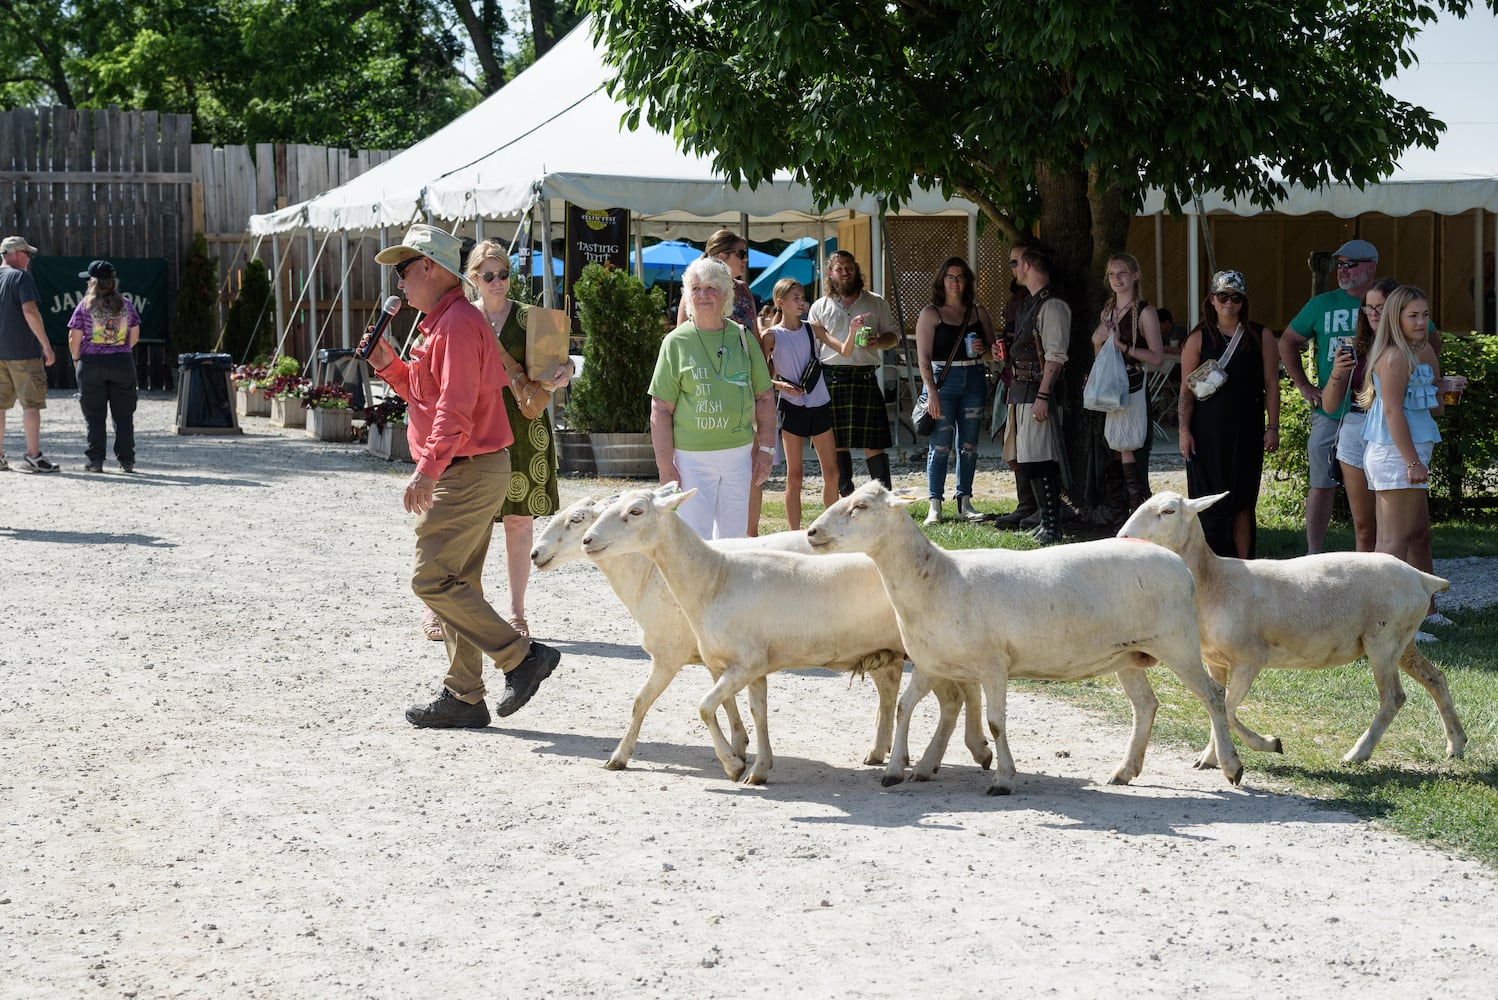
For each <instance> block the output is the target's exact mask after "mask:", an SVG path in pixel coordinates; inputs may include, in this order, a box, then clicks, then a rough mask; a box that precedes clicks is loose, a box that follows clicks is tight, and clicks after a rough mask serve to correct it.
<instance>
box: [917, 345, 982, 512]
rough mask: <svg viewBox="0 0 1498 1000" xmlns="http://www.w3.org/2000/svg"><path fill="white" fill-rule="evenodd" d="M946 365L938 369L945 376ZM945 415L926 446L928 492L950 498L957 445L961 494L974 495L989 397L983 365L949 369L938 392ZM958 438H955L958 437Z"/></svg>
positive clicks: (938, 496) (933, 497)
mask: <svg viewBox="0 0 1498 1000" xmlns="http://www.w3.org/2000/svg"><path fill="white" fill-rule="evenodd" d="M945 367H946V366H945V365H942V364H937V365H935V366H934V371H935V374H936V377H937V378H941V372H942V369H943V368H945ZM937 395H938V398H940V400H941V419H939V420H937V422H936V430H934V431H932V432H931V440H930V443H929V444H928V445H927V446H926V495H927V496H929V497H930V498H931V499H933V500H944V499H946V498H945V497H944V496H943V494H944V493H945V491H946V485H947V460H948V458H949V457H950V455H951V454H952V447H953V445H954V444H955V445H956V447H957V494H956V495H957V496H959V497H971V496H972V495H973V476H974V475H975V474H976V473H977V471H978V434H979V433H980V429H981V427H982V425H983V404H984V403H985V402H986V401H987V399H988V382H987V381H986V380H985V378H984V374H983V366H982V365H958V366H956V367H954V368H952V370H951V371H950V372H949V373H948V375H947V380H946V381H945V382H943V383H942V386H941V390H940V391H939V392H938V394H937ZM954 438H955V441H954Z"/></svg>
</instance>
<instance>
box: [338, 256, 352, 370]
mask: <svg viewBox="0 0 1498 1000" xmlns="http://www.w3.org/2000/svg"><path fill="white" fill-rule="evenodd" d="M338 235H339V240H338V264H339V266H340V267H342V268H343V283H342V284H340V285H339V286H338V300H339V302H340V303H341V304H342V307H343V308H342V311H343V344H342V346H343V347H349V346H351V345H350V344H349V333H350V331H351V329H352V324H351V319H352V317H351V316H350V315H349V301H348V274H349V262H348V230H347V229H344V230H341V231H340V232H339V234H338Z"/></svg>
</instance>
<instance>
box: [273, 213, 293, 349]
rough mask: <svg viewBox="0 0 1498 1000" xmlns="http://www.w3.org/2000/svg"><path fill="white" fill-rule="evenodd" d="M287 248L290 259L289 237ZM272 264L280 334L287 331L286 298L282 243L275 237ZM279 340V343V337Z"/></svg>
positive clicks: (277, 326)
mask: <svg viewBox="0 0 1498 1000" xmlns="http://www.w3.org/2000/svg"><path fill="white" fill-rule="evenodd" d="M286 247H287V250H288V253H287V257H288V258H289V257H290V256H291V254H290V252H289V251H290V248H291V239H290V238H289V237H288V238H287V240H286ZM270 262H271V267H272V269H273V273H274V278H275V280H274V282H273V283H272V284H273V286H274V287H275V290H276V330H277V331H278V332H279V331H281V330H284V329H286V296H285V289H284V288H283V287H282V285H281V241H280V240H278V239H276V238H275V237H274V236H272V237H271V238H270ZM277 340H278V342H279V337H278V338H277Z"/></svg>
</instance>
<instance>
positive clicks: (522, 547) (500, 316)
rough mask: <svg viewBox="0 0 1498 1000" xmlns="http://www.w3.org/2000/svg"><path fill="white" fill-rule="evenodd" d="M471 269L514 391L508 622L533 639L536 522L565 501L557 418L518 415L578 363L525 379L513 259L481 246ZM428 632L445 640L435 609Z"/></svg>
mask: <svg viewBox="0 0 1498 1000" xmlns="http://www.w3.org/2000/svg"><path fill="white" fill-rule="evenodd" d="M467 271H468V277H469V279H470V280H471V281H472V282H473V283H474V285H475V286H476V287H477V288H478V291H479V297H478V300H477V301H476V302H475V303H474V305H476V306H478V307H479V310H480V311H481V312H482V313H483V314H484V319H485V320H486V321H488V323H489V328H490V329H491V330H493V331H494V335H495V337H496V338H497V339H498V340H499V346H500V348H501V350H502V353H501V356H500V360H501V361H502V362H504V364H505V367H506V368H507V369H508V370H509V374H510V388H509V390H508V391H507V392H505V394H504V401H505V413H506V414H507V415H508V416H509V418H510V427H511V429H512V430H513V431H514V432H515V443H514V444H512V445H511V446H510V491H509V493H508V494H507V495H506V496H505V502H504V506H503V507H502V508H500V512H499V520H500V522H501V523H503V525H504V535H505V573H506V577H507V578H508V580H509V585H510V619H509V621H510V625H511V627H512V628H514V629H515V631H516V632H519V633H520V634H521V635H523V636H526V637H529V636H530V634H531V633H530V624H529V623H528V622H527V621H526V620H525V589H526V586H527V585H528V584H529V583H530V570H531V558H530V557H531V548H532V546H533V542H534V537H535V533H534V526H535V519H536V517H537V516H540V515H546V514H555V513H556V512H557V509H558V507H559V506H560V504H559V501H558V497H557V452H556V441H555V436H554V435H553V434H552V428H551V414H550V413H548V412H547V411H545V410H542V411H541V413H539V414H538V415H537V416H536V417H535V418H533V419H527V418H526V417H525V415H524V414H522V413H521V412H520V403H519V399H521V398H525V397H526V396H527V394H529V393H536V392H542V391H551V390H555V389H560V388H562V387H563V386H565V385H566V384H567V383H568V382H570V381H571V380H572V375H573V366H572V361H571V359H570V358H569V359H568V360H567V362H566V363H565V364H563V365H562V366H561V367H560V368H558V369H557V370H556V371H555V372H553V373H552V374H551V375H550V376H549V377H548V378H545V379H538V380H535V381H532V380H531V378H530V377H529V375H528V374H527V368H526V356H525V317H526V312H527V309H526V307H525V306H524V305H522V304H520V303H518V302H515V301H513V300H512V299H511V298H510V280H511V272H510V258H509V256H508V254H506V252H505V248H504V245H503V244H501V243H500V242H499V241H497V240H484V241H482V242H480V243H478V244H476V245H475V246H474V248H473V250H472V252H471V253H469V255H468V269H467ZM506 354H508V357H506V356H505V355H506ZM434 626H435V627H434ZM422 631H423V632H424V633H425V634H426V636H427V638H429V639H441V638H442V627H441V625H440V624H437V623H436V622H435V616H433V615H432V614H431V612H430V611H428V612H427V614H426V615H425V616H423V618H422Z"/></svg>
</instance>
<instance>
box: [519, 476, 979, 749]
mask: <svg viewBox="0 0 1498 1000" xmlns="http://www.w3.org/2000/svg"><path fill="white" fill-rule="evenodd" d="M647 495H649V496H651V497H652V498H661V497H668V496H673V495H678V492H677V490H676V485H675V484H674V483H672V484H670V485H668V486H664V487H660V488H658V489H656V490H655V491H653V492H648V493H647ZM617 501H618V498H613V499H612V500H606V501H602V502H600V501H597V500H594V499H592V498H588V499H584V500H580V501H578V502H577V503H574V504H572V505H571V506H570V507H568V508H567V509H566V510H564V511H562V512H561V513H559V514H558V515H557V516H556V517H554V518H552V519H551V521H550V523H549V524H547V526H546V527H545V529H544V530H543V531H542V532H541V533H540V535H538V537H537V540H536V544H535V547H534V548H533V549H532V551H531V562H532V564H533V565H534V566H535V567H536V569H537V570H551V569H557V568H560V567H561V566H563V565H566V564H568V563H571V562H575V561H577V560H579V559H583V558H585V557H586V553H584V551H583V538H584V537H585V536H586V535H587V534H588V532H589V531H590V530H591V529H592V527H593V525H594V523H595V522H596V521H597V520H598V518H599V516H600V515H601V514H602V513H603V512H604V510H605V509H607V507H608V506H609V505H610V504H612V503H615V502H617ZM672 519H673V520H679V519H677V518H674V517H673V518H672ZM712 545H713V546H714V547H721V548H723V549H725V550H746V551H749V550H759V551H774V550H784V551H792V552H801V553H803V554H808V553H810V548H809V546H807V544H806V535H805V533H804V532H780V533H778V534H774V535H764V536H760V537H759V538H742V539H732V540H723V541H719V542H714V543H712ZM593 561H594V563H595V564H596V565H597V566H598V568H599V569H600V570H601V571H602V572H603V574H604V577H605V578H606V579H607V580H608V581H609V586H610V587H612V588H613V590H614V593H615V594H616V595H618V597H619V599H620V601H622V602H623V604H624V606H625V608H626V610H628V611H629V613H630V616H631V617H633V618H634V619H635V622H636V623H637V624H638V625H639V626H640V645H641V646H642V647H643V648H644V649H645V651H646V652H647V653H648V654H650V675H649V677H647V678H646V680H645V683H644V684H643V685H642V686H641V687H640V690H639V691H638V692H637V693H636V694H635V698H634V704H633V707H632V709H631V713H630V722H629V728H628V730H627V731H626V732H625V734H624V736H623V738H622V739H620V741H619V745H618V746H617V747H616V748H615V749H614V752H613V755H612V756H610V757H609V760H608V763H607V765H606V766H607V767H608V768H609V769H610V770H619V769H621V768H623V767H625V766H626V765H627V764H628V763H629V760H630V757H631V756H633V754H634V749H635V744H636V742H637V741H638V739H639V735H640V728H641V726H642V725H643V723H644V721H645V716H646V714H647V713H648V712H649V711H650V708H651V706H652V705H654V704H655V701H656V699H657V698H659V697H660V695H661V693H662V692H663V691H665V689H666V688H667V687H668V686H669V685H670V684H671V682H672V680H674V679H675V677H676V675H677V674H678V673H679V672H680V671H681V668H682V667H684V666H685V665H686V664H688V663H707V661H706V659H705V658H704V657H703V656H702V655H701V654H700V653H699V652H698V650H697V636H696V635H695V634H694V632H693V631H692V626H691V624H690V622H689V621H688V619H687V617H686V615H685V613H684V612H683V611H682V608H681V605H680V604H678V603H677V600H676V598H675V597H674V596H673V595H672V593H671V590H670V588H669V587H667V585H666V582H665V580H663V579H662V577H661V575H660V572H659V570H657V569H656V566H655V564H654V563H653V562H651V561H650V559H649V558H648V557H647V556H645V555H642V554H640V553H637V552H624V551H612V552H604V553H598V554H595V555H594V558H593ZM870 569H872V567H870ZM872 597H873V599H874V600H876V601H877V602H878V603H880V604H882V605H883V607H884V611H885V615H886V616H887V617H888V619H889V625H888V627H886V628H884V629H881V630H876V631H875V632H872V633H869V634H866V635H862V636H844V640H845V642H846V650H864V651H865V652H866V653H867V655H866V656H865V657H863V658H862V659H861V660H860V661H859V663H858V666H857V669H858V670H860V671H861V672H863V673H864V674H866V675H867V676H868V677H869V678H870V679H871V680H872V681H873V682H874V686H875V689H876V690H877V691H878V694H879V710H878V717H877V722H876V728H875V734H874V742H873V744H872V745H871V746H870V748H869V751H868V753H867V754H866V755H865V757H864V763H866V764H883V763H884V762H885V759H886V757H887V756H888V754H889V752H890V738H891V731H892V729H893V727H894V714H895V700H896V696H897V694H898V690H899V682H900V674H901V671H902V670H903V667H904V653H903V651H901V650H898V649H890V648H883V647H879V646H876V645H874V643H879V642H882V641H884V640H893V639H897V638H898V636H899V630H898V628H896V627H895V626H894V624H893V622H894V611H893V610H892V609H890V608H889V606H888V601H887V600H886V599H885V597H884V592H883V588H882V585H879V584H878V583H877V578H875V589H874V591H873V594H872ZM775 603H776V606H777V607H778V606H779V603H778V597H777V598H775ZM787 607H789V606H787ZM787 616H788V613H786V614H782V613H780V612H770V613H768V614H763V615H762V616H761V617H762V621H765V622H771V623H775V622H779V621H780V620H781V619H782V618H783V617H787ZM763 627H764V625H763V624H761V625H760V626H759V628H761V629H762V628H763ZM707 665H708V669H709V671H710V672H712V673H713V679H714V680H715V681H716V680H717V679H718V678H719V677H720V676H721V671H720V670H719V669H718V668H717V667H715V666H714V665H712V664H710V663H708V664H707ZM748 686H749V689H750V699H751V711H754V712H755V717H756V720H758V728H759V731H760V732H761V733H763V732H765V727H764V722H763V720H762V719H760V714H761V712H762V711H763V707H762V706H763V704H764V698H765V694H764V692H765V682H764V677H763V676H761V677H759V678H757V679H755V680H753V681H751V682H750V683H749V685H748ZM963 698H964V693H963V692H962V691H961V690H960V689H958V688H956V687H955V686H954V687H952V688H949V689H947V690H944V691H941V692H938V699H939V701H940V702H941V704H942V720H943V721H942V727H941V728H940V729H939V734H938V739H939V740H940V744H939V745H938V743H937V740H936V739H934V740H933V741H932V750H931V751H928V754H927V758H926V759H925V760H923V762H922V765H921V766H922V767H926V768H929V770H931V771H934V770H935V765H936V764H939V763H940V760H941V753H942V751H943V750H944V749H945V746H946V740H947V738H948V737H950V735H951V731H952V728H953V726H954V725H955V719H956V713H957V712H958V711H959V710H960V708H961V705H962V699H963ZM723 708H724V711H725V713H726V714H727V715H728V719H729V739H730V745H731V748H732V751H733V755H734V756H736V757H738V758H739V759H742V758H743V757H744V755H745V753H746V751H747V749H748V734H747V732H746V731H745V729H744V725H743V722H742V720H741V718H740V716H739V713H738V710H737V708H736V707H735V703H734V700H733V698H731V697H730V698H728V699H727V700H726V701H725V702H723ZM981 711H982V702H981V696H980V695H978V694H977V693H976V691H974V692H972V704H971V706H970V708H969V711H968V713H967V715H968V727H967V731H966V742H967V745H968V748H969V750H970V751H971V752H972V754H973V758H974V760H976V761H978V763H979V764H981V765H982V766H984V767H987V766H988V763H989V761H990V760H991V759H992V753H991V751H990V750H989V749H988V745H987V743H986V742H985V740H984V737H983V732H982V729H981V727H980V726H979V723H978V721H977V720H978V716H979V715H980V714H981ZM764 756H765V764H766V770H767V769H768V765H769V762H770V757H769V755H768V754H767V753H766V754H765V755H764ZM933 756H934V760H935V763H931V761H932V758H933ZM901 763H902V764H903V758H902V760H901Z"/></svg>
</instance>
